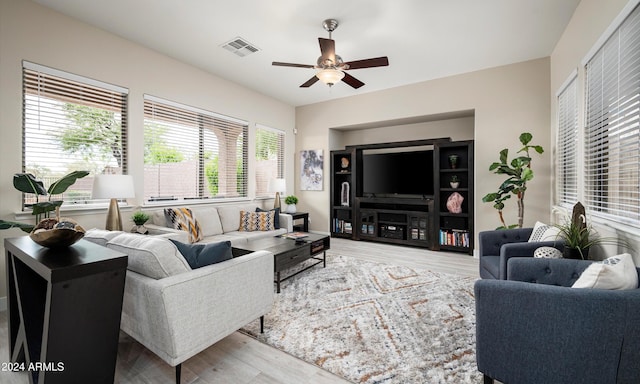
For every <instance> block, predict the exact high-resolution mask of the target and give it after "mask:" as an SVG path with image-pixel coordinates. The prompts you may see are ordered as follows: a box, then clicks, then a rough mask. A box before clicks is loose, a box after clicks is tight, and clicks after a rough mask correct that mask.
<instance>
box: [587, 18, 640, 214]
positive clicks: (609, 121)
mask: <svg viewBox="0 0 640 384" xmlns="http://www.w3.org/2000/svg"><path fill="white" fill-rule="evenodd" d="M585 70H586V121H585V198H584V200H585V202H586V204H585V206H586V207H587V209H588V210H589V211H590V212H593V213H594V214H596V215H600V216H604V217H607V218H609V219H611V220H613V221H619V222H626V223H633V224H638V223H640V198H639V191H638V188H639V173H640V135H639V121H640V8H639V7H636V8H635V10H633V12H631V14H630V15H629V16H628V17H627V18H626V19H625V20H624V21H623V22H622V24H620V26H619V27H618V28H617V29H616V30H615V32H614V33H613V35H611V37H609V39H608V40H607V41H606V42H605V43H604V45H603V46H602V47H601V48H600V49H599V50H598V51H597V52H596V53H595V54H594V55H593V57H591V58H590V59H589V60H588V62H587V63H586V66H585Z"/></svg>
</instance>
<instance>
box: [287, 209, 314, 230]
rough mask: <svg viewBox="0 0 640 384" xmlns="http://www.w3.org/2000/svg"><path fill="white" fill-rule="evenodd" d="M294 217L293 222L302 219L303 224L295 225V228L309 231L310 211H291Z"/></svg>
mask: <svg viewBox="0 0 640 384" xmlns="http://www.w3.org/2000/svg"><path fill="white" fill-rule="evenodd" d="M290 215H291V216H292V217H293V222H294V223H295V221H296V220H302V225H299V224H298V225H294V226H293V230H294V231H298V232H309V213H308V212H296V213H290Z"/></svg>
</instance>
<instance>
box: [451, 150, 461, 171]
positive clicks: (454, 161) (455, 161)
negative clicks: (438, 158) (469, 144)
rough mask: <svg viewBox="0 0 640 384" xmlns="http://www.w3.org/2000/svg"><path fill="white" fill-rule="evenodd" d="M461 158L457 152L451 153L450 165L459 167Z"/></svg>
mask: <svg viewBox="0 0 640 384" xmlns="http://www.w3.org/2000/svg"><path fill="white" fill-rule="evenodd" d="M459 159H460V156H458V155H456V154H452V155H449V166H450V167H451V169H456V168H458V160H459Z"/></svg>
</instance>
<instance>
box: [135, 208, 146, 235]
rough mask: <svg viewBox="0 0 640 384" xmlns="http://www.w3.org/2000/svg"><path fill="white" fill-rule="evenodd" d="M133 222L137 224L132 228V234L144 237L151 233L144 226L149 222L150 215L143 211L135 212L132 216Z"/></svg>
mask: <svg viewBox="0 0 640 384" xmlns="http://www.w3.org/2000/svg"><path fill="white" fill-rule="evenodd" d="M131 220H132V221H133V223H134V224H135V225H134V226H133V228H131V232H133V233H141V234H143V235H146V234H147V233H149V230H148V229H147V227H145V226H144V223H146V222H147V221H149V215H148V214H146V213H145V212H142V211H137V212H134V214H133V215H131Z"/></svg>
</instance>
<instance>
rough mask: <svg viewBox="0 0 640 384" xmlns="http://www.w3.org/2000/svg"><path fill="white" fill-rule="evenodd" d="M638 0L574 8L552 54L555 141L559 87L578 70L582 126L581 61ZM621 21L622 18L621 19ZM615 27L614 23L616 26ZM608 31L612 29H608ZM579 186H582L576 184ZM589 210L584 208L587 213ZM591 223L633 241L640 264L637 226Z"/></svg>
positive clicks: (596, 0) (592, 0) (587, 1)
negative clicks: (619, 17)
mask: <svg viewBox="0 0 640 384" xmlns="http://www.w3.org/2000/svg"><path fill="white" fill-rule="evenodd" d="M637 3H638V0H607V1H601V0H582V1H581V2H580V4H579V5H578V7H577V8H576V11H575V12H574V15H573V17H572V18H571V21H570V22H569V24H568V25H567V28H566V29H565V31H564V33H563V34H562V37H561V38H560V40H559V41H558V43H557V44H556V47H555V49H554V50H553V52H552V54H551V87H550V90H549V91H550V96H551V97H550V103H551V104H550V109H551V115H550V119H551V120H550V125H551V127H552V128H551V134H552V140H553V141H554V148H555V137H556V131H557V128H558V127H557V119H556V113H557V111H556V95H557V92H558V91H560V87H562V86H563V84H564V83H565V81H567V79H568V78H569V76H570V75H571V74H572V72H574V71H575V72H577V88H578V100H579V102H578V126H579V127H583V126H584V114H585V110H584V81H585V73H584V67H583V66H582V62H583V60H584V59H585V58H586V56H587V55H588V54H590V53H592V51H591V50H592V48H593V47H595V46H596V45H597V46H600V45H601V44H602V43H603V42H604V41H602V40H601V38H603V37H604V34H605V32H607V31H608V29H609V28H610V27H611V26H612V25H613V24H615V23H614V21H616V18H617V17H618V16H619V15H620V14H621V12H622V11H623V10H624V9H625V8H627V9H631V8H632V7H633V6H634V5H635V4H637ZM620 21H621V20H620ZM616 27H617V25H616ZM609 32H611V31H609ZM578 151H580V152H579V156H578V158H581V156H580V154H581V153H582V152H581V151H582V148H581V145H579V146H578ZM578 167H579V173H583V170H582V168H581V164H580V163H579V164H578ZM578 188H579V189H581V188H582V187H581V185H578ZM588 215H589V212H588V211H587V216H588ZM591 219H592V220H591V223H592V224H593V225H594V228H595V229H596V230H597V231H598V233H599V234H600V235H602V236H623V237H626V238H627V239H628V240H629V241H631V242H632V243H635V244H634V248H635V249H636V252H632V253H634V254H635V262H636V265H640V255H638V252H637V251H638V250H640V237H639V236H638V229H637V228H631V227H628V226H615V225H613V224H611V223H606V222H603V221H600V222H599V220H598V219H597V218H593V217H592V218H591ZM619 251H620V250H616V249H612V248H608V249H606V250H602V249H599V250H596V252H595V254H593V255H594V257H600V258H602V257H606V256H611V255H614V254H615V253H617V252H619Z"/></svg>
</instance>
